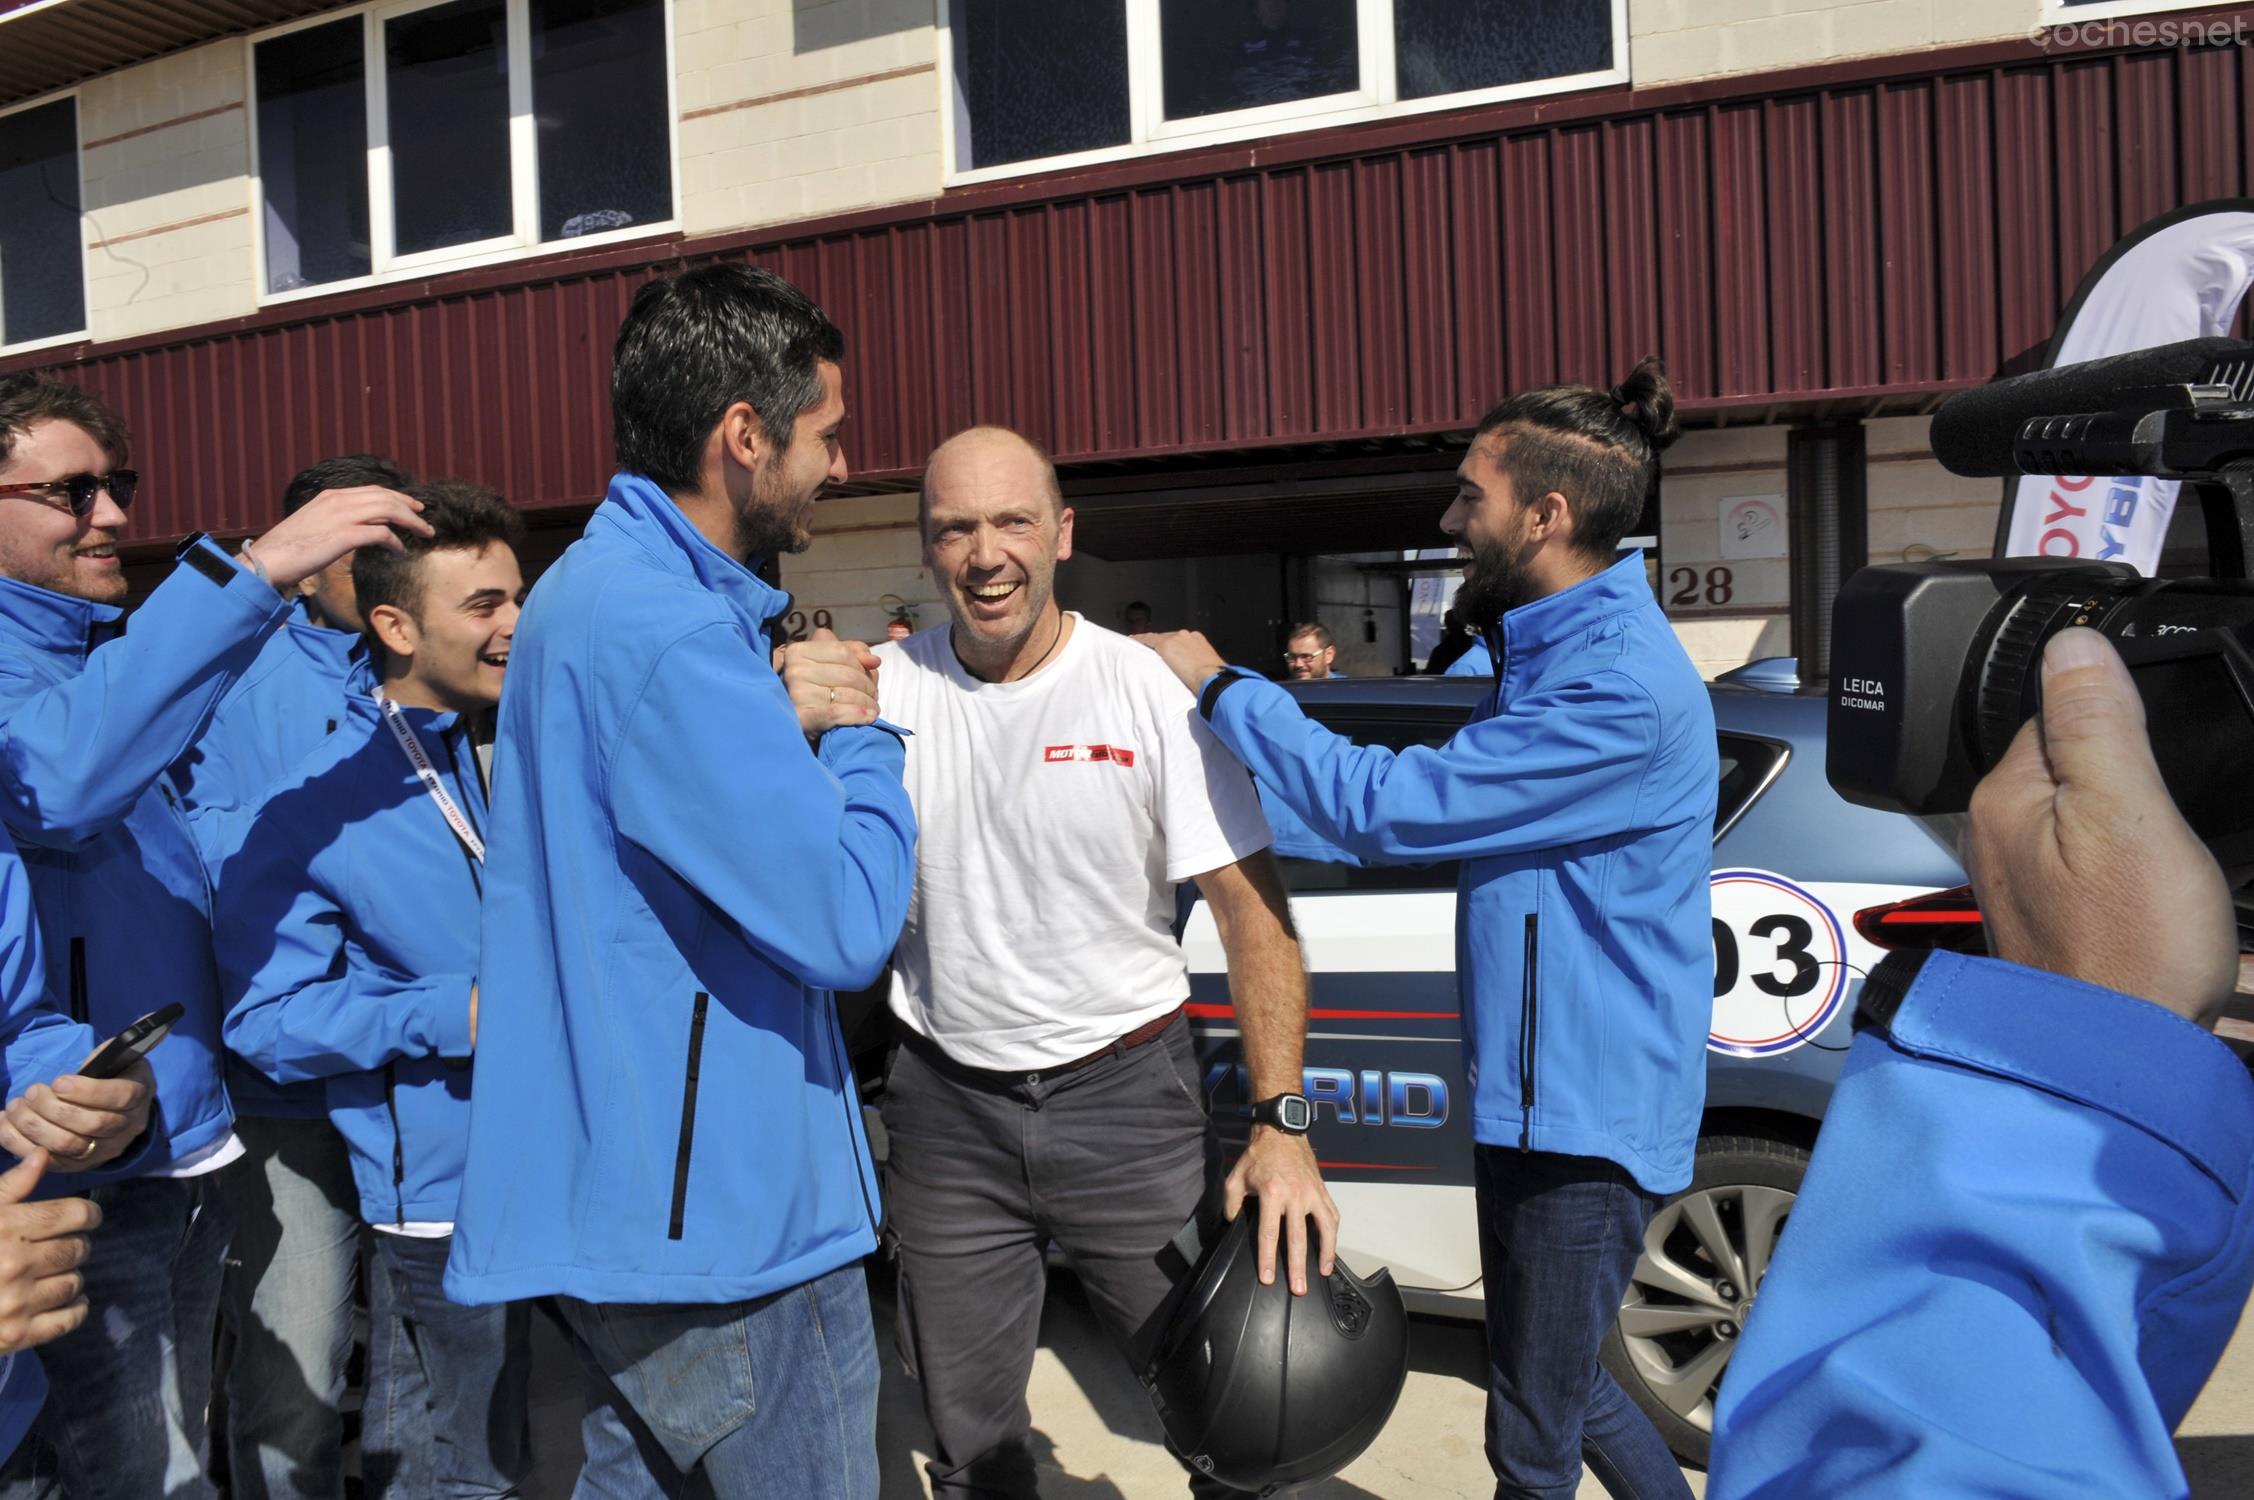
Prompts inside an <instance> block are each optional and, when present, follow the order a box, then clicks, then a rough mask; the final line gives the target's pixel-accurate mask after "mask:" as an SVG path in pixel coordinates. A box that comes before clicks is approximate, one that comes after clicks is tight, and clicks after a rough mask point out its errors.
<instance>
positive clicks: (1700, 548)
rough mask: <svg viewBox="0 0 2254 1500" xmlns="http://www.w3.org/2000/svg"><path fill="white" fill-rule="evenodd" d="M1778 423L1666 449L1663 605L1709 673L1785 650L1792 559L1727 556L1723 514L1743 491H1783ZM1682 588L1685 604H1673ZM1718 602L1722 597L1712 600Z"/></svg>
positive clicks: (1780, 494) (1780, 500)
mask: <svg viewBox="0 0 2254 1500" xmlns="http://www.w3.org/2000/svg"><path fill="white" fill-rule="evenodd" d="M1784 453H1785V429H1784V428H1782V427H1724V428H1720V429H1718V430H1700V431H1696V432H1688V433H1685V434H1684V435H1683V437H1682V439H1681V440H1680V441H1678V442H1677V443H1676V444H1675V445H1674V446H1673V447H1671V448H1669V449H1668V450H1667V460H1666V469H1665V477H1664V480H1663V485H1664V489H1663V492H1662V496H1661V500H1660V539H1659V554H1660V561H1661V563H1662V568H1661V571H1660V576H1659V597H1660V602H1661V603H1662V604H1664V605H1665V606H1666V609H1667V617H1668V619H1669V620H1670V621H1672V622H1673V623H1674V626H1675V634H1676V635H1677V636H1678V637H1679V638H1680V639H1681V640H1682V642H1683V646H1684V649H1686V650H1687V651H1689V652H1690V655H1691V660H1692V661H1694V662H1696V663H1697V664H1698V670H1699V671H1700V673H1701V674H1703V675H1705V676H1707V677H1712V676H1714V675H1715V674H1716V673H1718V672H1726V671H1728V670H1729V669H1730V668H1732V667H1741V666H1744V665H1745V664H1746V663H1747V662H1748V661H1751V660H1753V659H1754V658H1755V657H1760V656H1781V655H1784V654H1785V653H1787V652H1789V651H1790V650H1791V649H1792V625H1791V620H1790V616H1789V613H1788V612H1789V610H1790V607H1791V604H1792V563H1791V559H1790V556H1789V554H1788V555H1787V556H1783V557H1775V558H1724V557H1723V556H1722V512H1723V509H1724V506H1725V504H1726V503H1727V502H1729V501H1731V500H1734V499H1737V498H1739V497H1741V496H1749V495H1767V496H1774V497H1775V498H1776V501H1777V506H1778V509H1779V511H1780V512H1782V510H1783V507H1784V494H1785V471H1784ZM1685 593H1688V594H1689V595H1690V598H1691V602H1690V603H1687V604H1677V603H1674V602H1672V601H1674V600H1675V599H1677V598H1679V597H1681V596H1682V595H1684V594H1685ZM1716 598H1721V599H1723V600H1724V602H1721V603H1715V602H1712V601H1713V600H1714V599H1716Z"/></svg>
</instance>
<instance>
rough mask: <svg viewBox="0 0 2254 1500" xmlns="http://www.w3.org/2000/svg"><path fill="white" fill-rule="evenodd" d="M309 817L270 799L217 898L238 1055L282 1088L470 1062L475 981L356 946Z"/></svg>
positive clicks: (229, 1037)
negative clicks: (435, 1061)
mask: <svg viewBox="0 0 2254 1500" xmlns="http://www.w3.org/2000/svg"><path fill="white" fill-rule="evenodd" d="M303 813H304V807H303V803H302V800H301V799H294V798H289V797H281V798H276V799H274V800H272V801H269V802H268V803H267V804H266V806H265V808H264V809H263V810H262V811H261V814H260V815H259V816H258V817H257V818H255V819H253V820H252V821H251V823H250V824H249V826H248V829H247V831H246V833H245V835H244V838H243V841H242V847H241V848H240V850H238V851H237V852H236V853H235V854H234V856H233V857H232V858H230V859H229V860H228V861H227V866H226V871H225V879H223V880H222V881H220V883H219V887H218V891H217V894H216V896H215V897H214V904H213V912H214V920H213V923H212V929H213V947H214V949H215V951H216V953H217V956H218V959H219V979H220V985H221V993H222V994H223V995H224V996H225V997H226V998H227V1002H228V1006H227V1019H226V1022H225V1024H224V1026H223V1027H222V1034H223V1035H224V1036H225V1038H226V1041H227V1046H228V1049H229V1050H230V1051H232V1052H234V1053H235V1055H236V1056H238V1057H240V1058H242V1059H243V1061H245V1062H247V1063H249V1064H250V1065H251V1066H252V1067H254V1068H256V1069H257V1070H258V1071H259V1072H261V1073H263V1074H265V1075H266V1076H267V1077H268V1078H271V1079H273V1080H274V1081H275V1082H276V1083H301V1082H304V1081H306V1080H308V1079H313V1078H332V1077H335V1076H336V1075H338V1074H340V1073H358V1072H364V1071H366V1070H367V1069H370V1068H380V1067H382V1066H383V1065H384V1064H385V1063H387V1062H390V1061H392V1060H394V1059H395V1058H404V1057H468V1056H469V1055H470V987H471V985H472V984H473V983H474V982H475V980H476V976H475V975H473V974H414V975H410V974H400V973H395V972H393V971H391V970H390V969H388V968H385V967H383V966H381V965H379V964H377V963H375V962H374V961H373V960H372V959H370V957H369V956H368V954H367V952H366V951H365V950H364V949H363V948H361V947H360V946H359V945H357V944H355V943H352V942H351V941H350V938H349V935H348V932H347V929H346V922H345V915H344V912H343V911H342V909H341V908H340V907H339V906H338V904H337V901H336V899H335V898H334V897H333V896H332V895H331V894H330V893H329V891H328V890H327V888H326V882H325V881H324V879H323V876H322V874H321V873H320V870H319V868H318V866H319V865H320V864H321V863H322V862H323V859H322V856H323V854H324V853H325V852H327V851H326V850H325V849H324V848H322V847H320V845H321V842H322V841H321V838H320V833H321V825H319V824H318V823H310V822H309V821H308V820H306V819H304V817H303ZM268 814H271V816H268ZM308 830H310V831H311V834H312V836H311V837H308ZM326 831H327V832H328V833H330V834H333V833H334V831H335V830H334V828H333V826H331V827H329V828H328V829H327V830H326Z"/></svg>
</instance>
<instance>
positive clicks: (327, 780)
mask: <svg viewBox="0 0 2254 1500" xmlns="http://www.w3.org/2000/svg"><path fill="white" fill-rule="evenodd" d="M407 493H408V494H410V495H412V496H413V497H414V498H415V499H416V500H418V501H420V502H421V503H422V507H423V511H422V515H423V519H424V520H425V521H426V522H428V523H429V524H430V525H431V528H432V535H431V536H430V537H429V538H428V539H427V540H426V539H422V538H414V539H411V540H410V541H409V542H408V544H407V551H406V553H405V554H403V555H394V554H392V553H389V552H383V551H377V550H370V551H367V552H364V553H362V554H361V555H360V557H359V559H358V560H357V561H356V562H355V563H354V564H353V573H354V578H355V582H356V584H357V586H358V594H359V598H360V600H361V602H362V604H363V606H364V608H365V609H366V612H367V619H368V628H369V633H370V636H371V638H372V640H373V641H374V643H375V645H376V646H377V648H378V663H377V665H376V666H375V667H371V665H370V664H367V663H362V664H361V665H359V666H357V667H356V668H355V669H354V675H353V678H352V681H351V684H350V694H351V696H350V698H349V699H348V700H346V701H345V702H344V703H343V704H342V705H341V706H340V708H339V712H340V714H341V715H342V718H343V723H342V724H341V725H340V727H339V728H338V730H337V732H336V733H335V734H333V735H331V736H329V737H328V738H327V739H326V740H324V741H323V742H322V743H321V744H320V745H319V746H317V747H316V748H315V749H314V750H313V752H312V753H311V754H310V755H308V756H307V757H305V758H304V759H303V760H301V761H300V762H299V764H298V765H297V767H296V768H295V769H293V770H292V771H290V772H288V773H287V774H285V775H284V776H283V778H282V779H281V780H280V781H279V782H278V783H276V784H275V785H274V786H273V787H272V788H270V789H269V790H268V791H267V793H266V794H265V795H264V796H263V797H261V798H260V799H259V805H258V810H257V812H256V813H255V814H253V815H252V816H251V818H250V820H249V822H248V825H247V827H246V828H245V830H244V832H243V835H242V842H241V847H240V848H239V850H238V851H237V852H236V853H235V854H234V855H233V856H232V857H231V858H229V859H228V861H227V865H226V868H225V870H224V872H223V878H222V880H221V882H220V886H219V894H218V897H217V899H216V915H217V923H216V927H217V932H218V948H219V960H220V971H221V979H222V983H223V984H224V985H225V988H226V993H227V997H228V1002H229V1009H228V1015H227V1029H226V1036H227V1044H228V1046H229V1047H231V1048H232V1049H234V1051H235V1053H236V1054H237V1055H238V1056H240V1057H242V1058H244V1059H245V1060H246V1061H248V1062H249V1063H250V1064H251V1065H253V1066H254V1067H256V1068H257V1069H258V1070H259V1071H260V1072H261V1073H262V1074H264V1075H265V1076H266V1077H268V1078H270V1079H272V1080H273V1081H274V1082H276V1083H279V1084H284V1085H294V1084H301V1083H314V1084H318V1085H324V1086H325V1088H326V1091H327V1101H328V1112H329V1117H330V1119H331V1120H333V1121H334V1122H335V1126H336V1129H337V1130H338V1131H339V1132H340V1133H341V1134H342V1135H343V1136H344V1138H345V1140H346V1142H347V1143H348V1145H349V1147H350V1153H351V1164H352V1175H353V1178H354V1179H355V1181H356V1182H357V1184H358V1192H357V1195H356V1196H357V1198H358V1201H359V1205H360V1213H361V1216H362V1217H363V1219H364V1220H365V1221H366V1222H367V1223H368V1224H369V1225H371V1226H372V1227H373V1228H374V1230H375V1231H376V1233H375V1237H374V1239H375V1261H374V1264H375V1282H374V1287H373V1289H372V1293H371V1296H370V1299H369V1301H370V1311H371V1315H372V1318H373V1320H374V1322H375V1325H376V1326H375V1330H374V1334H373V1336H372V1338H371V1340H370V1346H371V1347H370V1354H369V1377H368V1398H367V1402H366V1404H365V1407H364V1411H365V1413H366V1416H365V1418H364V1422H363V1427H362V1437H361V1442H362V1445H363V1450H364V1452H365V1454H366V1465H367V1473H368V1476H369V1478H370V1481H371V1484H370V1489H371V1493H372V1494H374V1493H390V1494H393V1495H400V1496H408V1495H420V1494H430V1495H441V1496H447V1497H450V1500H451V1497H471V1496H497V1495H513V1494H515V1493H516V1486H517V1483H518V1482H519V1481H520V1480H521V1479H522V1478H523V1477H524V1473H525V1468H526V1458H527V1444H526V1420H527V1416H526V1405H525V1400H526V1393H525V1383H526V1379H527V1377H528V1374H529V1364H528V1360H527V1350H526V1339H527V1337H528V1333H529V1327H528V1323H527V1312H528V1305H527V1304H525V1303H522V1302H510V1303H502V1304H497V1305H494V1306H488V1307H459V1306H456V1305H455V1304H453V1303H451V1302H449V1301H448V1300H447V1299H446V1297H445V1295H444V1294H443V1293H442V1292H441V1291H440V1289H439V1281H440V1278H441V1276H442V1275H443V1273H444V1271H445V1268H446V1252H447V1250H448V1248H449V1247H450V1245H451V1243H452V1238H451V1237H452V1233H453V1221H454V1216H455V1199H456V1196H457V1195H458V1194H459V1192H460V1190H461V1175H462V1158H463V1154H464V1151H465V1149H466V1147H467V1144H468V1140H469V1112H470V1068H469V1059H470V1043H471V1039H472V1027H473V1025H474V1024H475V1022H474V1008H473V1007H474V996H475V994H476V991H477V975H478V943H479V934H478V925H479V924H478V914H479V909H480V906H481V904H482V899H483V894H484V892H483V881H484V874H483V864H484V860H485V847H484V833H483V830H484V829H485V828H486V827H487V826H488V824H489V822H490V817H489V814H488V811H487V803H486V791H485V775H484V768H483V765H482V763H481V757H483V756H484V755H486V754H488V753H489V751H490V747H491V744H492V738H491V716H492V712H493V710H494V708H495V706H496V705H498V704H499V703H500V701H501V683H502V679H503V675H504V673H505V672H506V671H507V669H508V658H509V649H510V643H511V641H512V640H513V638H514V637H515V634H516V621H517V607H518V603H519V601H520V599H521V598H522V596H523V592H524V579H523V574H522V573H521V572H520V571H519V570H518V566H517V559H516V550H515V549H516V544H517V542H518V541H519V540H520V539H521V537H522V534H523V523H522V521H521V520H520V519H519V518H518V516H517V514H516V512H514V511H513V510H511V509H510V508H509V507H508V505H507V504H506V503H505V502H504V501H503V500H502V499H501V498H500V497H499V496H498V495H495V494H493V493H492V492H491V491H488V490H482V489H478V488H476V487H474V486H469V485H460V484H433V485H425V486H418V487H414V488H411V489H409V490H408V492H407ZM426 1466H427V1472H426ZM403 1474H404V1475H413V1476H415V1478H416V1482H414V1483H412V1484H402V1483H401V1482H400V1479H401V1476H402V1475H403Z"/></svg>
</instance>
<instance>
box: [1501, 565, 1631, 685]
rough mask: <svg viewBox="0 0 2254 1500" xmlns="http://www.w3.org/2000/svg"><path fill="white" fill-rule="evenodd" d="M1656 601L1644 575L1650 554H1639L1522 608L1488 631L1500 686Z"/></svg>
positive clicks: (1521, 606)
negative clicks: (1548, 655)
mask: <svg viewBox="0 0 2254 1500" xmlns="http://www.w3.org/2000/svg"><path fill="white" fill-rule="evenodd" d="M1651 602H1652V594H1651V580H1650V579H1649V578H1648V577H1646V576H1645V574H1644V555H1643V553H1642V552H1640V551H1638V552H1631V553H1630V554H1628V555H1627V556H1626V557H1623V558H1621V559H1620V560H1619V561H1618V562H1616V563H1614V564H1613V565H1612V566H1610V567H1608V568H1606V569H1605V570H1604V571H1603V572H1601V573H1597V574H1595V575H1593V576H1592V577H1588V578H1584V579H1582V580H1581V581H1580V582H1579V583H1577V584H1574V585H1573V586H1572V587H1571V588H1567V589H1560V590H1558V592H1556V593H1554V594H1551V595H1549V596H1547V597H1546V598H1541V599H1537V600H1535V601H1534V602H1533V603H1532V604H1521V605H1520V606H1519V607H1518V608H1516V609H1514V610H1510V611H1508V612H1506V613H1505V614H1504V616H1503V617H1502V619H1501V620H1499V621H1497V622H1496V625H1495V628H1494V629H1493V630H1491V631H1489V632H1488V637H1487V649H1488V650H1489V651H1490V652H1491V653H1493V655H1494V658H1495V676H1496V678H1497V680H1498V681H1499V680H1501V679H1502V678H1505V677H1508V676H1509V675H1510V674H1511V673H1512V672H1513V671H1514V670H1516V669H1519V668H1522V667H1524V666H1525V665H1526V664H1527V663H1529V662H1531V661H1532V660H1534V659H1535V658H1536V657H1539V656H1542V655H1544V654H1546V653H1547V652H1549V651H1551V650H1553V649H1555V648H1557V647H1558V646H1561V645H1564V644H1566V643H1568V642H1570V641H1573V640H1575V639H1577V638H1578V637H1580V636H1583V635H1586V634H1587V633H1588V632H1589V630H1590V629H1591V628H1593V627H1594V626H1596V625H1598V624H1600V623H1602V622H1603V621H1605V620H1609V619H1611V618H1612V617H1613V616H1614V615H1618V614H1624V613H1626V612H1627V611H1629V610H1632V609H1640V608H1642V607H1644V606H1645V605H1648V604H1650V603H1651Z"/></svg>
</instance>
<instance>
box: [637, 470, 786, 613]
mask: <svg viewBox="0 0 2254 1500" xmlns="http://www.w3.org/2000/svg"><path fill="white" fill-rule="evenodd" d="M606 517H607V518H608V519H609V521H610V523H611V524H612V525H614V526H616V527H618V528H619V530H621V531H623V532H625V533H626V535H627V536H629V537H631V538H632V539H633V540H634V541H635V542H637V543H639V544H640V545H641V546H642V548H643V549H644V550H645V551H647V552H648V553H649V554H650V556H651V557H652V558H653V559H655V560H656V562H657V563H658V565H659V566H661V567H663V568H665V569H666V570H668V571H669V572H674V573H678V574H680V575H681V576H683V577H686V578H694V579H695V580H696V581H697V582H698V583H700V584H702V585H704V587H706V588H708V589H710V590H712V592H714V593H716V594H718V595H720V596H721V597H722V598H724V599H726V600H727V601H728V602H729V603H730V604H732V605H734V606H735V607H736V608H737V609H738V610H739V611H741V612H742V613H743V614H744V615H745V617H746V618H747V619H749V620H750V622H751V624H752V626H753V628H754V629H756V630H757V631H758V632H759V633H760V634H761V635H762V636H765V635H766V633H767V628H768V626H769V625H770V624H772V623H773V621H774V620H775V619H776V618H777V617H778V616H780V615H781V614H783V612H784V611H786V610H788V609H789V608H790V595H788V594H786V593H784V592H783V591H782V590H781V589H778V588H776V587H774V586H773V585H771V584H769V583H768V582H767V581H766V580H765V579H763V578H761V577H760V576H759V575H758V574H757V573H754V572H752V570H751V569H749V568H747V567H745V566H744V565H743V563H741V562H740V561H738V560H737V559H735V558H733V557H730V556H729V555H728V554H727V553H725V552H723V551H721V550H720V549H719V548H718V547H715V546H713V545H712V543H711V542H709V541H707V540H706V539H705V536H704V533H703V532H701V531H698V530H697V529H696V527H694V526H692V525H690V524H689V518H688V517H687V516H685V515H683V514H681V507H680V506H679V505H678V504H676V503H675V502H674V500H673V497H672V496H670V495H668V494H666V493H665V491H663V490H661V489H659V488H658V487H657V485H656V484H655V483H653V482H652V481H650V480H648V479H645V478H644V477H643V476H641V475H639V474H618V475H614V476H613V477H612V479H611V482H610V493H609V494H608V495H607V496H605V497H604V500H603V503H602V505H601V506H600V507H599V508H598V509H597V510H596V512H595V519H596V520H598V521H600V520H603V519H605V518H606Z"/></svg>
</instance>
